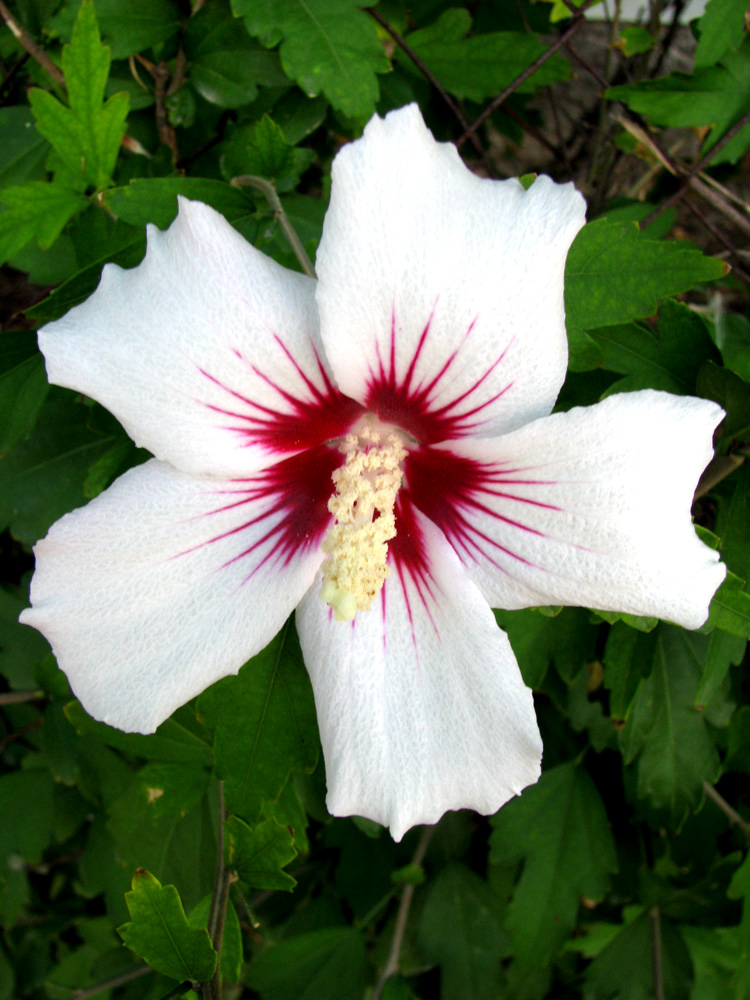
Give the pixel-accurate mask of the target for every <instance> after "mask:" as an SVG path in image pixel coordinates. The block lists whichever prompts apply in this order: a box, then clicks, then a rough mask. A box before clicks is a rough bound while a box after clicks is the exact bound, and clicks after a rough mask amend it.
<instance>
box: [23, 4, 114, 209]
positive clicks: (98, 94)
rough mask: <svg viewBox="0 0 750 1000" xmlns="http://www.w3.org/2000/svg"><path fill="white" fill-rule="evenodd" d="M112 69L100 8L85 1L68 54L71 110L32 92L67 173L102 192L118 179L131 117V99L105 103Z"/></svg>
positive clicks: (66, 65)
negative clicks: (97, 10)
mask: <svg viewBox="0 0 750 1000" xmlns="http://www.w3.org/2000/svg"><path fill="white" fill-rule="evenodd" d="M109 64H110V54H109V49H108V48H107V47H106V46H104V45H102V43H101V40H100V38H99V28H98V27H97V23H96V15H95V13H94V4H93V2H90V0H84V3H83V4H81V10H80V13H79V14H78V17H77V19H76V24H75V28H74V30H73V39H72V41H71V43H70V45H66V46H65V48H64V49H63V72H64V74H65V83H66V86H67V89H68V100H69V102H70V107H69V108H66V107H65V106H64V105H63V104H61V103H60V101H58V100H57V98H56V97H53V96H52V94H49V93H47V92H46V91H44V90H31V91H30V92H29V100H30V102H31V108H32V111H33V112H34V117H35V118H36V125H37V128H38V129H39V131H40V132H41V133H42V135H43V136H45V137H46V138H47V139H49V141H50V142H51V143H52V145H53V146H54V147H55V150H56V152H57V154H58V156H59V157H60V159H61V160H62V162H63V163H64V164H65V166H66V167H67V169H68V170H70V171H71V173H72V174H73V175H74V176H76V177H81V178H83V180H84V181H85V182H86V183H87V184H90V185H93V186H94V187H95V188H96V189H97V190H98V191H100V190H102V189H103V188H106V187H108V186H109V184H110V181H111V179H112V172H113V170H114V167H115V162H116V160H117V154H118V152H119V149H120V143H121V141H122V137H123V135H124V134H125V119H126V118H127V114H128V97H127V94H115V96H114V97H110V99H109V100H108V101H106V102H104V88H105V86H106V84H107V77H108V76H109Z"/></svg>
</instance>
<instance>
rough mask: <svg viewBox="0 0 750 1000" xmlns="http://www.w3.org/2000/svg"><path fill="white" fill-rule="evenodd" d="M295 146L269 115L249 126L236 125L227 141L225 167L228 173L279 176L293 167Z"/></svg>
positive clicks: (272, 178)
mask: <svg viewBox="0 0 750 1000" xmlns="http://www.w3.org/2000/svg"><path fill="white" fill-rule="evenodd" d="M295 153H296V150H295V148H294V146H292V145H290V144H289V143H288V142H287V141H286V139H285V138H284V133H283V131H282V130H281V128H280V127H279V126H278V125H277V124H276V123H275V122H274V121H273V120H272V119H271V118H269V116H268V115H263V117H262V118H261V120H260V121H259V122H255V123H254V124H253V125H251V126H250V127H249V128H246V129H242V130H239V129H235V131H234V133H233V135H232V140H231V143H226V144H225V147H224V154H223V156H222V164H221V165H222V170H223V172H224V174H225V176H227V177H236V176H238V175H240V174H255V175H256V176H258V177H265V178H266V179H267V180H277V179H278V178H280V177H284V176H286V175H287V174H290V173H292V172H293V171H294V167H295V164H296V159H297V158H296V156H295Z"/></svg>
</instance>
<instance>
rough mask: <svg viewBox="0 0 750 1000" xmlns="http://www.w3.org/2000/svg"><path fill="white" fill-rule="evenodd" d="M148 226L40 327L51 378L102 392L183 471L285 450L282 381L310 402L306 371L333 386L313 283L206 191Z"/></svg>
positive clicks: (286, 406) (131, 427) (257, 459)
mask: <svg viewBox="0 0 750 1000" xmlns="http://www.w3.org/2000/svg"><path fill="white" fill-rule="evenodd" d="M148 238H149V245H148V252H147V254H146V258H145V260H144V261H143V263H142V264H140V265H139V266H138V267H136V268H133V269H132V270H130V271H123V270H122V269H121V268H119V267H117V266H115V265H114V264H108V265H107V266H106V267H105V268H104V271H103V272H102V279H101V283H100V285H99V287H98V289H97V290H96V292H94V294H93V295H92V296H91V297H90V298H89V299H88V300H87V301H86V302H84V303H82V304H81V305H79V306H76V308H74V309H72V310H71V311H70V312H69V313H68V314H67V315H66V316H64V317H63V318H62V319H60V320H58V321H57V322H54V323H50V324H49V325H48V326H45V327H44V328H43V329H42V330H40V332H39V345H40V347H41V349H42V351H43V353H44V355H45V358H46V361H47V373H48V376H49V379H50V381H51V382H55V383H57V384H58V385H65V386H68V387H70V388H72V389H77V390H79V391H80V392H84V393H86V395H88V396H92V397H93V398H94V399H96V400H98V401H99V402H100V403H102V404H103V405H104V406H106V407H107V408H108V409H109V410H110V411H111V412H112V413H113V414H114V415H115V416H116V417H117V418H118V420H120V422H121V423H122V424H123V426H124V427H125V429H126V430H127V431H128V433H129V434H130V436H131V437H132V438H133V440H134V441H135V442H136V444H139V445H142V446H143V447H145V448H148V449H149V451H151V452H152V453H153V454H154V455H156V457H157V458H161V459H165V460H167V461H169V462H171V463H172V464H173V465H175V466H177V467H178V468H181V469H183V470H185V471H187V472H197V473H199V474H203V473H213V474H216V475H236V474H245V473H248V472H251V471H252V470H253V469H255V468H260V467H262V466H264V465H267V464H268V463H269V462H270V461H275V460H276V458H278V457H279V456H278V454H277V453H276V449H275V447H274V446H273V443H272V442H270V443H269V442H268V441H267V440H265V439H264V436H263V433H262V430H263V427H264V426H265V425H264V424H263V423H262V422H263V421H266V420H268V419H269V411H271V412H279V413H281V414H290V413H292V414H293V413H294V406H293V403H292V402H291V400H290V398H288V397H286V396H284V395H283V393H287V394H288V396H289V397H292V399H299V400H302V401H308V402H309V403H312V402H314V392H313V390H312V389H311V387H310V385H308V384H306V382H305V379H304V377H303V376H307V378H308V379H310V380H311V381H312V383H313V384H314V386H316V387H317V388H318V389H320V390H321V391H323V392H325V385H324V377H323V375H322V373H321V369H320V366H319V360H320V364H321V365H324V364H325V357H324V354H323V351H322V348H321V346H320V341H319V336H318V319H317V310H316V307H315V302H314V287H315V282H314V281H312V280H311V279H309V278H306V277H305V276H304V275H300V274H295V273H294V272H292V271H287V270H285V269H284V268H282V267H280V266H279V265H278V264H276V263H275V262H274V261H272V260H271V259H270V258H269V257H266V256H265V255H264V254H262V253H260V252H259V251H258V250H256V249H255V248H254V247H252V246H250V244H249V243H247V242H246V241H245V240H244V239H243V238H242V237H241V236H240V235H239V234H238V233H237V232H236V231H235V230H234V229H233V228H232V227H231V226H230V225H229V223H228V222H226V220H225V219H224V218H223V217H222V216H221V215H219V214H218V212H215V211H214V210H213V209H211V208H209V207H208V206H206V205H202V204H200V203H199V202H189V201H187V200H185V199H181V200H180V212H179V215H178V217H177V219H176V220H175V221H174V223H173V224H172V226H171V227H170V228H169V229H168V230H167V231H166V232H159V230H157V229H155V228H154V227H149V233H148ZM316 351H317V356H316ZM259 421H261V423H260V424H259ZM304 422H305V416H304V414H303V415H302V417H301V418H300V421H299V423H300V424H303V423H304ZM259 429H260V434H259ZM283 450H284V451H286V453H291V452H293V451H294V450H295V448H294V446H293V445H290V446H289V447H288V448H286V449H283ZM296 450H299V449H298V448H297V449H296Z"/></svg>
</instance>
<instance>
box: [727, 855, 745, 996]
mask: <svg viewBox="0 0 750 1000" xmlns="http://www.w3.org/2000/svg"><path fill="white" fill-rule="evenodd" d="M727 895H728V896H729V897H730V898H731V899H742V901H743V903H742V921H741V922H740V954H739V956H738V958H739V962H738V963H737V968H736V971H735V975H734V979H733V980H732V986H733V988H734V995H735V997H737V998H738V1000H746V998H747V997H749V996H750V854H748V855H747V856H746V857H745V860H744V862H743V863H742V865H741V866H740V867H739V868H738V869H737V871H736V872H735V873H734V877H733V878H732V881H731V882H730V884H729V889H728V890H727Z"/></svg>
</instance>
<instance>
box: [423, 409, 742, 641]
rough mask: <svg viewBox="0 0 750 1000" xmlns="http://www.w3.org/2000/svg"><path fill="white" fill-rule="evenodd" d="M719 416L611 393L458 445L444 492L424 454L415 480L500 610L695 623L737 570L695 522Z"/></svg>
mask: <svg viewBox="0 0 750 1000" xmlns="http://www.w3.org/2000/svg"><path fill="white" fill-rule="evenodd" d="M722 416H723V411H722V410H721V408H720V407H719V406H717V405H716V404H715V403H711V402H708V401H707V400H703V399H695V398H692V397H688V396H672V395H669V394H668V393H665V392H656V391H653V390H646V391H643V392H634V393H622V394H619V395H613V396H610V397H609V398H608V399H606V400H604V401H603V402H601V403H598V404H597V405H596V406H591V407H586V408H577V409H574V410H571V411H570V412H568V413H557V414H553V415H552V416H549V417H544V418H542V419H540V420H537V421H535V422H533V423H531V424H528V425H527V426H526V427H523V428H521V429H520V430H517V431H514V432H513V433H511V434H508V435H506V436H504V437H501V438H496V439H494V440H492V441H476V440H475V441H461V442H454V443H452V444H451V446H450V454H448V452H447V450H446V453H445V454H444V455H443V456H442V459H441V457H440V456H438V455H437V454H435V455H433V456H432V457H431V458H430V459H429V463H430V464H431V465H434V467H435V468H436V469H437V468H439V469H440V478H441V482H442V483H444V484H445V486H444V488H443V489H442V491H441V495H440V496H439V498H437V497H436V496H435V492H434V474H433V473H432V472H431V470H430V469H428V468H427V466H426V464H425V461H424V460H423V459H420V457H419V456H415V457H414V460H413V461H412V463H411V466H410V470H409V473H408V475H409V480H410V483H413V487H410V489H411V492H412V495H413V497H414V501H415V503H417V504H418V505H419V506H420V507H421V509H422V510H423V511H424V512H425V513H426V514H427V515H428V516H429V517H431V518H432V519H433V520H434V521H435V523H437V524H438V525H439V526H440V527H441V528H442V529H443V531H444V532H445V534H446V536H447V537H448V540H449V541H450V542H451V543H452V544H453V546H454V547H455V549H456V551H457V552H458V553H459V556H460V558H461V559H462V561H463V562H464V564H465V565H466V566H467V568H468V569H469V572H470V573H471V575H472V577H473V578H474V579H475V580H476V582H477V584H478V585H479V588H480V589H481V591H482V593H483V594H484V596H485V597H486V598H487V600H488V601H489V603H490V604H491V605H492V606H493V607H501V608H508V609H511V608H526V607H532V606H535V605H541V604H570V605H583V606H584V607H591V608H600V609H602V610H605V611H624V612H628V613H630V614H637V615H655V616H658V617H660V618H665V619H667V620H668V621H673V622H676V623H677V624H679V625H683V626H684V627H686V628H697V627H698V626H700V625H702V624H703V622H704V621H705V620H706V617H707V615H708V605H709V602H710V600H711V597H712V596H713V594H714V591H715V590H716V588H717V587H718V586H719V584H720V583H721V581H722V580H723V579H724V576H725V573H726V569H725V567H724V566H723V564H721V563H720V562H719V561H718V560H719V554H718V553H717V552H715V551H713V550H712V549H710V548H708V546H706V545H704V544H703V543H702V542H701V541H700V540H699V539H698V537H697V535H696V534H695V530H694V528H693V525H692V521H691V518H690V506H691V503H692V499H693V493H694V491H695V486H696V483H697V481H698V478H699V476H700V474H701V472H702V471H703V469H704V467H705V466H706V464H707V463H708V461H709V459H710V457H711V454H712V450H711V439H712V432H713V430H714V428H715V427H716V425H717V424H718V422H719V420H720V419H721V418H722ZM446 448H447V446H446ZM441 450H442V449H440V448H438V449H435V452H439V451H441ZM420 466H421V467H420Z"/></svg>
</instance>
